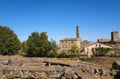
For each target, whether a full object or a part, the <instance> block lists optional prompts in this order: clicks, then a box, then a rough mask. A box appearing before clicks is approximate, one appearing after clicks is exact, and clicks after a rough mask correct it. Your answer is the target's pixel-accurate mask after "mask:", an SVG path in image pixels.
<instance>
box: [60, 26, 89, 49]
mask: <svg viewBox="0 0 120 79" xmlns="http://www.w3.org/2000/svg"><path fill="white" fill-rule="evenodd" d="M88 43H89V42H88V41H87V40H86V41H82V40H81V37H80V27H79V26H76V38H64V39H61V40H60V48H59V49H60V50H61V51H63V50H64V51H70V50H71V47H72V46H73V45H77V46H78V47H79V49H80V50H81V49H82V48H83V46H84V45H86V44H88Z"/></svg>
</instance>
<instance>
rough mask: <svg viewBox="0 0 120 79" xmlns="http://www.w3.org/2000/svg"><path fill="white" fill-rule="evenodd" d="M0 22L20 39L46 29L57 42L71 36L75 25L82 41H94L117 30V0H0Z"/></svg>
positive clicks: (119, 8)
mask: <svg viewBox="0 0 120 79" xmlns="http://www.w3.org/2000/svg"><path fill="white" fill-rule="evenodd" d="M0 25H1V26H7V27H9V28H11V29H12V30H13V31H14V32H15V34H16V35H17V36H18V38H19V40H20V41H21V42H23V41H26V40H27V39H28V36H30V35H31V33H32V32H39V33H41V32H47V33H48V37H49V40H50V39H53V40H55V41H56V42H57V43H59V40H60V39H63V38H75V37H76V26H77V25H78V26H80V37H81V38H82V40H88V41H97V39H98V38H103V39H106V38H110V34H111V32H112V31H118V32H120V0H0Z"/></svg>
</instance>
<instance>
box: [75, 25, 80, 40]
mask: <svg viewBox="0 0 120 79" xmlns="http://www.w3.org/2000/svg"><path fill="white" fill-rule="evenodd" d="M76 38H80V27H79V26H76Z"/></svg>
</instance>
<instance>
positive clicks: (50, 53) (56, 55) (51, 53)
mask: <svg viewBox="0 0 120 79" xmlns="http://www.w3.org/2000/svg"><path fill="white" fill-rule="evenodd" d="M47 57H50V58H51V57H58V53H57V52H56V51H55V52H49V53H48V55H47Z"/></svg>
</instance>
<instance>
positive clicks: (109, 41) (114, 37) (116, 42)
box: [97, 31, 120, 48]
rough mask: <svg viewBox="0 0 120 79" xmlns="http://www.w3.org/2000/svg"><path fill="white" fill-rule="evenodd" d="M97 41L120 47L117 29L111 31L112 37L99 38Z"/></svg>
mask: <svg viewBox="0 0 120 79" xmlns="http://www.w3.org/2000/svg"><path fill="white" fill-rule="evenodd" d="M97 42H98V43H102V44H105V45H109V46H111V47H113V48H120V38H119V33H118V32H117V31H114V32H111V39H98V41H97Z"/></svg>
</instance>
